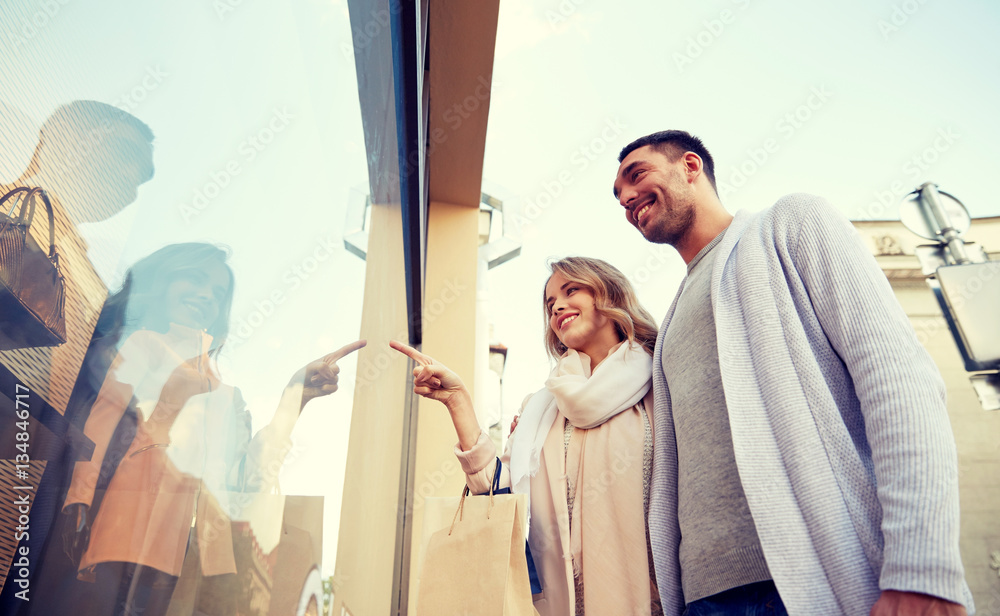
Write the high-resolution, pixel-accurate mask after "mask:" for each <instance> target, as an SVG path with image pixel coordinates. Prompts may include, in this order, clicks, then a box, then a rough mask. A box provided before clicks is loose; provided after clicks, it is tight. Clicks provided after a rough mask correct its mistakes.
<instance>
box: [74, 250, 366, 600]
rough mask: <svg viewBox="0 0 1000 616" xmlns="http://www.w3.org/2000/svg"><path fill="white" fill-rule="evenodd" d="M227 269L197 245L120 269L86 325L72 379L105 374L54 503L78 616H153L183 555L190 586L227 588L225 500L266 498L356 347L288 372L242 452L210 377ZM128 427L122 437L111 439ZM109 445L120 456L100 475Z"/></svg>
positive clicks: (234, 507) (240, 507)
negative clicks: (78, 586)
mask: <svg viewBox="0 0 1000 616" xmlns="http://www.w3.org/2000/svg"><path fill="white" fill-rule="evenodd" d="M227 256H228V255H227V254H226V253H225V252H224V251H222V250H220V249H219V248H217V247H215V246H212V245H209V244H197V243H192V244H174V245H170V246H167V247H165V248H162V249H160V250H158V251H157V252H155V253H153V254H152V255H150V256H148V257H146V258H145V259H142V260H141V261H139V262H138V263H136V264H135V265H134V266H133V267H132V268H131V269H130V271H129V272H128V274H127V275H126V277H125V283H124V285H123V288H122V290H121V291H120V292H119V293H117V294H115V295H114V296H112V297H111V298H109V300H108V302H107V303H106V305H105V309H104V311H103V313H102V316H101V319H100V320H99V328H98V329H99V332H98V335H97V336H95V342H94V343H93V344H92V345H91V350H90V351H91V352H89V353H88V366H87V368H86V369H87V370H88V372H87V374H86V375H85V376H86V377H88V378H90V379H95V378H98V377H99V376H103V374H102V373H103V370H106V378H103V382H101V385H100V388H99V390H97V391H96V392H95V395H94V396H93V404H92V407H91V409H90V413H89V416H88V418H87V422H86V425H85V428H84V433H85V434H86V435H87V436H88V437H89V438H90V439H91V440H92V441H93V442H94V445H95V446H94V452H93V455H91V457H90V459H89V460H86V461H82V462H77V463H76V465H75V468H74V469H73V474H72V480H71V483H70V487H69V491H68V494H67V496H66V500H65V504H64V512H65V513H67V514H68V517H69V521H70V525H69V526H68V528H67V529H66V530H67V532H66V535H65V544H66V547H67V551H68V552H70V553H71V557H73V558H75V559H79V566H78V568H79V572H80V574H79V577H80V579H83V580H85V581H91V582H95V584H94V585H92V586H90V588H88V589H87V592H86V593H85V594H86V595H87V597H86V600H85V601H82V602H81V604H85V605H86V606H87V611H86V613H88V614H99V615H102V616H103V615H105V614H108V615H110V614H115V615H118V614H132V613H144V614H146V615H147V616H148V615H153V614H163V613H166V610H167V608H168V607H169V604H170V599H171V596H172V594H173V589H174V587H175V585H176V583H177V579H178V576H179V575H180V573H181V569H182V565H183V563H184V561H185V557H186V556H187V553H188V551H189V549H192V548H194V547H196V548H197V550H198V555H199V562H200V573H201V574H202V576H204V578H205V579H206V580H209V581H210V582H209V583H211V581H213V580H214V581H216V582H221V583H222V585H232V584H233V582H234V577H235V576H234V575H233V574H235V573H236V565H235V559H234V555H233V546H232V535H231V530H230V518H229V516H230V515H237V514H241V513H245V511H246V509H247V508H248V507H249V504H248V503H249V501H247V500H246V499H232V500H231V499H230V495H231V494H232V493H233V492H242V491H247V492H267V491H270V489H271V488H272V487H273V486H275V485H276V482H277V473H278V470H279V469H280V466H281V461H282V459H283V458H284V454H285V453H286V452H287V450H288V448H289V446H290V440H289V436H290V433H291V430H292V428H293V427H294V424H295V421H296V419H297V418H298V415H299V413H300V412H301V411H302V409H303V407H304V406H305V405H306V403H307V402H309V400H311V399H313V398H316V397H319V396H324V395H327V394H329V393H332V392H333V391H336V389H337V371H338V369H337V367H336V363H335V362H336V361H337V360H338V359H340V358H341V357H343V356H344V355H346V354H347V353H349V352H351V351H353V350H356V349H358V348H360V347H362V346H364V344H365V343H364V341H358V342H355V343H352V344H351V345H348V346H346V347H344V348H343V349H340V350H339V351H337V352H335V353H332V354H330V355H327V356H325V357H323V358H321V359H319V360H316V361H314V362H311V363H309V364H308V365H306V366H305V367H304V368H303V369H302V370H300V371H298V372H297V373H296V374H295V375H294V376H293V377H292V379H291V380H290V381H289V383H288V385H287V386H286V387H285V390H284V392H283V394H282V396H281V401H280V402H279V406H278V409H277V411H276V412H275V414H274V416H273V418H272V420H271V422H270V423H269V424H268V425H267V426H265V427H264V428H263V429H262V430H260V431H259V432H258V433H257V435H256V436H254V437H253V438H252V439H251V434H252V430H251V426H250V414H249V412H248V411H247V410H246V406H245V403H244V402H243V399H242V397H241V396H240V393H239V390H237V389H235V388H233V387H231V386H229V385H227V384H226V383H225V382H223V380H222V378H221V375H220V374H219V371H218V368H217V366H216V364H215V358H216V356H217V355H218V352H219V350H220V349H221V347H222V345H223V343H224V342H225V339H226V335H227V332H228V328H229V312H230V308H231V306H232V297H233V274H232V271H231V270H230V268H229V265H228V264H227V263H226V259H227ZM119 340H120V341H121V342H120V343H119ZM109 364H110V365H109ZM98 382H100V381H98ZM128 414H134V417H135V419H134V422H135V428H134V431H133V432H134V436H133V437H131V438H125V439H124V440H123V439H121V434H122V433H123V431H122V430H120V429H119V427H120V421H121V419H122V417H123V416H127V415H128ZM116 444H117V445H121V446H122V447H121V448H123V449H125V452H124V454H123V455H121V456H116V460H115V462H117V466H116V467H115V464H111V465H110V467H109V465H108V464H106V462H107V461H108V459H109V457H110V456H112V454H111V453H109V451H113V450H114V448H115V445H116ZM104 485H106V490H105V489H102V488H103V487H104ZM102 492H103V497H102ZM98 504H99V506H98ZM92 509H96V514H94V513H93V511H92ZM88 530H89V533H88ZM88 534H89V537H88ZM230 599H231V600H232V601H235V595H234V596H232V597H230ZM234 606H235V604H233V607H234ZM224 611H225V612H226V613H229V610H228V609H227V610H224Z"/></svg>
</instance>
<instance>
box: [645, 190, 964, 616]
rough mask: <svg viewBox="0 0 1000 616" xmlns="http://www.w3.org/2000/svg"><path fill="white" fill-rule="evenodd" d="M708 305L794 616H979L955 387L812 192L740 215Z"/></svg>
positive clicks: (661, 554) (659, 381) (661, 575)
mask: <svg viewBox="0 0 1000 616" xmlns="http://www.w3.org/2000/svg"><path fill="white" fill-rule="evenodd" d="M678 293H679V292H678ZM711 293H712V295H711V296H712V304H713V307H714V311H715V319H716V332H717V337H718V345H719V349H718V351H719V365H720V371H721V373H722V381H723V387H724V390H725V396H726V402H727V406H728V409H729V422H730V426H731V428H732V434H733V449H734V453H735V456H736V464H737V467H738V469H739V473H740V480H741V482H742V484H743V489H744V491H745V493H746V497H747V502H748V504H749V506H750V511H751V514H752V515H753V519H754V523H755V525H756V527H757V533H758V536H759V537H760V541H761V547H762V548H763V551H764V556H765V558H766V559H767V564H768V567H769V569H770V571H771V574H772V576H773V578H774V582H775V584H776V586H777V588H778V591H779V593H780V594H781V597H782V601H783V602H784V603H785V606H786V608H787V609H788V613H789V614H790V615H792V616H795V615H803V616H804V615H810V616H811V615H815V614H822V615H824V616H826V615H836V614H846V615H850V616H854V615H857V616H867V614H868V613H869V611H870V609H871V606H872V605H873V604H874V603H875V601H876V600H877V599H878V596H879V592H880V589H895V590H906V591H914V592H921V593H926V594H929V595H934V596H938V597H942V598H944V599H948V600H951V601H956V602H959V603H963V604H964V605H965V606H966V608H967V609H968V610H969V612H970V614H971V613H972V612H973V607H972V595H971V594H970V592H969V589H968V586H967V585H966V584H965V579H964V571H963V568H962V561H961V557H960V554H959V549H958V535H959V516H958V469H957V457H956V453H955V442H954V438H953V436H952V433H951V426H950V424H949V421H948V416H947V411H946V408H945V398H944V395H945V394H944V384H943V382H942V380H941V377H940V375H939V373H938V370H937V367H936V366H935V365H934V363H933V361H932V360H931V359H930V356H929V355H928V354H927V352H926V351H925V350H924V349H923V347H922V346H921V345H920V343H919V342H918V341H917V338H916V335H915V334H914V332H913V329H912V327H911V326H910V323H909V320H908V319H907V317H906V315H905V313H904V312H903V310H902V309H901V308H900V306H899V304H898V303H897V302H896V299H895V297H894V295H893V292H892V289H891V288H890V286H889V283H888V281H887V280H886V278H885V275H884V274H883V273H882V271H881V269H880V268H879V266H878V264H877V263H876V262H875V260H874V258H873V257H872V256H871V254H870V253H869V251H868V250H867V249H866V248H865V246H864V244H863V243H862V241H861V238H860V237H859V236H858V234H857V232H856V231H855V230H854V228H853V226H852V225H851V224H850V222H848V221H847V220H846V219H844V218H843V217H841V216H840V215H839V214H837V213H836V212H835V211H834V210H833V209H832V208H831V207H830V206H829V205H828V204H827V203H826V202H825V201H823V200H822V199H820V198H818V197H814V196H811V195H803V194H796V195H789V196H786V197H783V198H782V199H780V200H779V201H778V202H777V203H776V204H775V205H774V206H773V207H771V208H769V209H767V210H765V211H763V212H759V213H746V212H739V213H738V214H737V215H736V218H735V219H734V220H733V223H732V225H731V226H730V228H729V230H728V231H727V232H726V235H725V237H724V238H723V240H722V243H721V244H720V245H719V255H718V257H717V259H716V262H715V265H714V269H713V272H712V291H711ZM672 314H673V307H671V309H670V311H669V312H668V313H667V316H666V319H665V320H664V323H663V326H662V327H661V328H660V336H659V339H658V341H657V344H656V350H655V353H654V358H653V384H654V390H655V415H654V426H655V430H656V434H655V442H656V446H655V449H654V465H653V490H652V494H651V502H650V511H649V534H650V542H651V544H652V550H653V558H654V562H655V565H656V579H657V584H658V586H659V591H660V597H661V600H662V602H663V607H664V613H665V614H680V613H681V611H682V609H683V605H684V597H683V592H682V591H681V582H680V579H681V578H680V568H679V563H678V545H679V541H680V531H679V527H678V523H677V482H676V477H677V454H676V446H675V441H674V434H673V421H672V420H671V414H670V413H671V410H670V393H669V391H668V390H667V387H666V379H665V377H664V374H663V370H662V351H663V348H662V343H663V333H664V331H665V330H666V327H667V324H668V323H669V322H670V318H671V316H672Z"/></svg>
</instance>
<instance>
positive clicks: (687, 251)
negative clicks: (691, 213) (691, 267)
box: [674, 202, 733, 265]
mask: <svg viewBox="0 0 1000 616" xmlns="http://www.w3.org/2000/svg"><path fill="white" fill-rule="evenodd" d="M732 222H733V215H732V214H730V213H729V212H727V211H726V209H725V208H723V207H722V204H721V203H718V202H715V203H712V204H708V205H706V206H704V207H701V208H699V209H698V213H697V215H696V217H695V221H694V224H692V225H691V228H690V229H689V230H688V232H687V233H686V234H685V235H684V237H683V238H681V240H680V241H679V242H677V244H676V245H675V246H674V248H676V249H677V252H679V253H680V255H681V258H682V259H684V263H685V265H686V264H688V263H690V262H691V261H693V260H694V258H695V257H697V256H698V253H699V252H701V249H702V248H704V247H705V246H708V244H709V243H710V242H711V241H712V240H714V239H715V238H716V236H717V235H719V234H720V233H722V232H723V231H725V230H726V229H727V228H729V225H730V224H732Z"/></svg>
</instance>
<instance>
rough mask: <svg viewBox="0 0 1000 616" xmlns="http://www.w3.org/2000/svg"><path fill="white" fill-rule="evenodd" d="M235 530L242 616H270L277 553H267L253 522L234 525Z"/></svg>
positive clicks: (272, 551) (275, 551) (234, 554)
mask: <svg viewBox="0 0 1000 616" xmlns="http://www.w3.org/2000/svg"><path fill="white" fill-rule="evenodd" d="M232 527H233V556H234V557H235V559H236V577H237V582H236V584H237V588H239V605H238V608H237V609H238V610H239V612H238V613H239V615H240V616H266V615H267V610H268V607H269V606H270V604H271V587H272V584H273V578H274V565H275V563H276V562H277V560H278V555H277V550H271V551H270V552H269V553H266V554H265V553H264V550H262V549H261V547H260V543H258V542H257V537H256V536H255V535H254V533H253V529H252V528H251V527H250V523H249V522H233V524H232Z"/></svg>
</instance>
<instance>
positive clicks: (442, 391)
mask: <svg viewBox="0 0 1000 616" xmlns="http://www.w3.org/2000/svg"><path fill="white" fill-rule="evenodd" d="M389 346H390V347H392V348H393V349H396V350H397V351H399V352H400V353H402V354H404V355H406V356H407V357H410V358H411V359H413V361H415V362H417V367H416V368H414V369H413V393H415V394H419V395H421V396H423V397H425V398H430V399H431V400H437V401H438V402H441V403H443V404H444V405H445V406H447V407H449V408H451V406H453V404H454V402H456V401H457V399H458V397H459V396H460V395H461V394H462V393H463V392H464V393H465V394H466V395H468V390H466V389H465V383H463V382H462V379H461V378H460V377H459V376H458V375H457V374H455V373H454V372H453V371H452V370H450V369H449V368H448V367H447V366H445V365H444V364H440V363H438V362H436V361H434V358H432V357H430V356H427V355H424V354H423V353H421V352H420V351H418V350H416V349H415V348H413V347H411V346H409V345H406V344H403V343H402V342H396V341H395V340H390V341H389Z"/></svg>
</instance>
